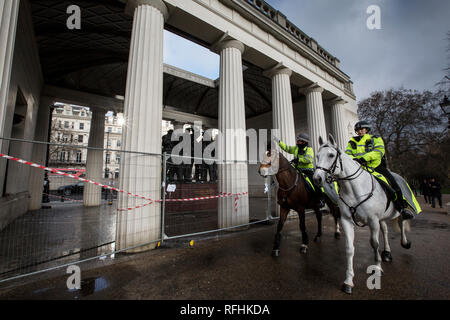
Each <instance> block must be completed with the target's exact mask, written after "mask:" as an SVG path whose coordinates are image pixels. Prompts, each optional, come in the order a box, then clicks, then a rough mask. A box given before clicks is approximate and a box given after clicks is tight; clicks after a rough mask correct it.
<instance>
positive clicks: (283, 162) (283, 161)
mask: <svg viewBox="0 0 450 320" xmlns="http://www.w3.org/2000/svg"><path fill="white" fill-rule="evenodd" d="M278 155H279V159H280V160H279V161H280V169H281V168H285V167H290V168H292V170H294V171H296V169H295V168H294V167H293V166H292V165H291V163H290V162H289V160H288V159H286V157H285V156H284V155H283V153H282V152H281V151H278Z"/></svg>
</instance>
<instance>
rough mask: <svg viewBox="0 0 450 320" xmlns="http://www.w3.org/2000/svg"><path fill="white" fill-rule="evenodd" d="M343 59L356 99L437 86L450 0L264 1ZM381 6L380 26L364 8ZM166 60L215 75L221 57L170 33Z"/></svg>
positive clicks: (445, 61)
mask: <svg viewBox="0 0 450 320" xmlns="http://www.w3.org/2000/svg"><path fill="white" fill-rule="evenodd" d="M266 1H267V2H268V3H269V4H270V5H271V6H272V7H274V8H275V9H277V10H279V11H281V12H282V13H284V14H285V15H286V16H287V18H288V19H289V20H290V21H291V22H292V23H294V24H295V25H296V26H297V27H298V28H300V29H301V30H302V31H303V32H305V33H306V34H307V35H308V36H310V37H313V38H314V39H315V40H316V41H317V42H318V43H319V44H320V45H321V46H322V47H323V48H325V49H326V50H327V51H328V52H330V53H331V54H332V55H334V56H336V57H337V58H338V59H339V60H340V61H341V69H342V71H343V72H345V73H346V74H348V75H349V76H350V77H351V79H352V81H353V82H354V90H355V94H356V96H357V100H358V101H360V100H361V99H364V98H366V97H368V96H369V94H370V93H371V92H373V91H375V90H384V89H389V88H392V87H394V88H398V87H401V86H403V87H405V88H408V89H418V90H425V89H429V90H434V89H436V87H435V84H436V83H437V82H438V81H440V80H441V79H442V78H443V76H444V71H443V69H444V68H445V67H446V66H447V64H448V61H449V60H448V52H446V49H447V46H448V43H449V42H448V40H446V33H447V32H449V31H450V1H449V0H266ZM370 5H377V6H379V8H380V13H381V29H380V30H369V29H368V28H367V24H366V21H367V19H368V18H369V16H370V15H369V14H367V13H366V10H367V8H368V7H369V6H370ZM164 62H165V63H168V64H171V65H174V66H177V67H180V68H182V69H185V70H189V71H191V72H194V73H198V74H200V75H203V76H205V77H208V78H211V79H216V78H217V77H218V74H219V57H218V56H217V55H216V54H214V53H211V52H209V51H208V50H206V49H204V48H202V47H199V46H197V45H195V44H193V43H190V42H189V41H186V40H184V39H181V38H179V37H178V36H175V35H173V34H170V33H169V32H166V33H165V48H164Z"/></svg>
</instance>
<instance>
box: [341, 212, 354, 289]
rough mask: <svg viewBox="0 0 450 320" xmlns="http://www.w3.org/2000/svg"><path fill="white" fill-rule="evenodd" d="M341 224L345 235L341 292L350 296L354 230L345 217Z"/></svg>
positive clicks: (352, 285) (352, 273) (352, 274)
mask: <svg viewBox="0 0 450 320" xmlns="http://www.w3.org/2000/svg"><path fill="white" fill-rule="evenodd" d="M341 224H342V229H343V230H344V234H345V254H346V257H347V271H346V277H345V281H344V284H343V285H342V291H344V292H345V293H348V294H351V293H352V289H353V287H354V284H353V277H354V272H353V255H354V254H355V247H354V244H353V242H354V239H355V230H354V225H353V222H352V221H351V220H349V219H348V218H346V217H342V218H341Z"/></svg>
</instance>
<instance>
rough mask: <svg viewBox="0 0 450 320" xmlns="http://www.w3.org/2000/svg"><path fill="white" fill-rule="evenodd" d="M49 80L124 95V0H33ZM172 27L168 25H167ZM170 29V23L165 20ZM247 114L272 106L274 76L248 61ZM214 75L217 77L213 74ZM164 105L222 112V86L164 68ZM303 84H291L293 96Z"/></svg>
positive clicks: (127, 29)
mask: <svg viewBox="0 0 450 320" xmlns="http://www.w3.org/2000/svg"><path fill="white" fill-rule="evenodd" d="M29 1H30V3H31V9H32V17H33V24H34V29H35V36H36V41H37V43H38V48H39V55H40V61H41V66H42V71H43V73H44V79H45V83H46V84H49V85H54V86H58V87H63V88H69V89H74V90H79V91H83V92H89V93H94V94H98V95H103V96H108V97H115V96H117V95H120V96H124V95H125V87H126V75H127V67H128V54H129V46H130V38H131V30H132V17H130V16H127V15H125V13H124V11H125V4H124V3H122V2H121V1H119V0H89V1H88V0H70V1H65V0H62V1H61V0H29ZM70 5H78V6H79V7H80V8H81V22H82V26H81V30H69V29H68V28H67V26H66V22H67V18H68V17H69V14H67V13H66V10H67V8H68V7H69V6H70ZM168 27H169V28H168ZM166 29H170V26H167V25H166ZM244 64H245V66H246V68H245V71H244V95H245V106H246V117H247V118H249V117H254V116H256V115H259V114H262V113H265V112H268V111H271V110H272V106H271V105H272V102H271V101H272V94H271V80H270V79H268V78H266V77H264V76H263V75H262V70H260V69H259V68H257V67H255V66H253V65H251V64H249V63H246V62H245V61H244ZM213 80H215V79H213ZM163 89H164V93H163V94H164V95H163V98H164V101H163V103H164V105H168V106H171V107H175V108H178V109H180V110H182V111H184V112H189V113H193V114H198V115H202V116H207V117H212V118H217V117H218V110H217V108H218V87H217V86H216V87H215V88H211V87H208V86H205V85H202V84H200V83H196V82H193V81H189V80H187V79H183V78H182V77H177V76H174V75H171V74H168V73H164V88H163ZM297 92H298V90H296V88H294V87H293V88H292V93H293V99H294V100H295V99H297V98H298V93H297Z"/></svg>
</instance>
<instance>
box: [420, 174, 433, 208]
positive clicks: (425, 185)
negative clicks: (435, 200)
mask: <svg viewBox="0 0 450 320" xmlns="http://www.w3.org/2000/svg"><path fill="white" fill-rule="evenodd" d="M420 192H422V194H423V198H424V199H425V203H431V199H429V192H430V191H429V188H428V181H427V179H423V182H422V183H421V184H420Z"/></svg>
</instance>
